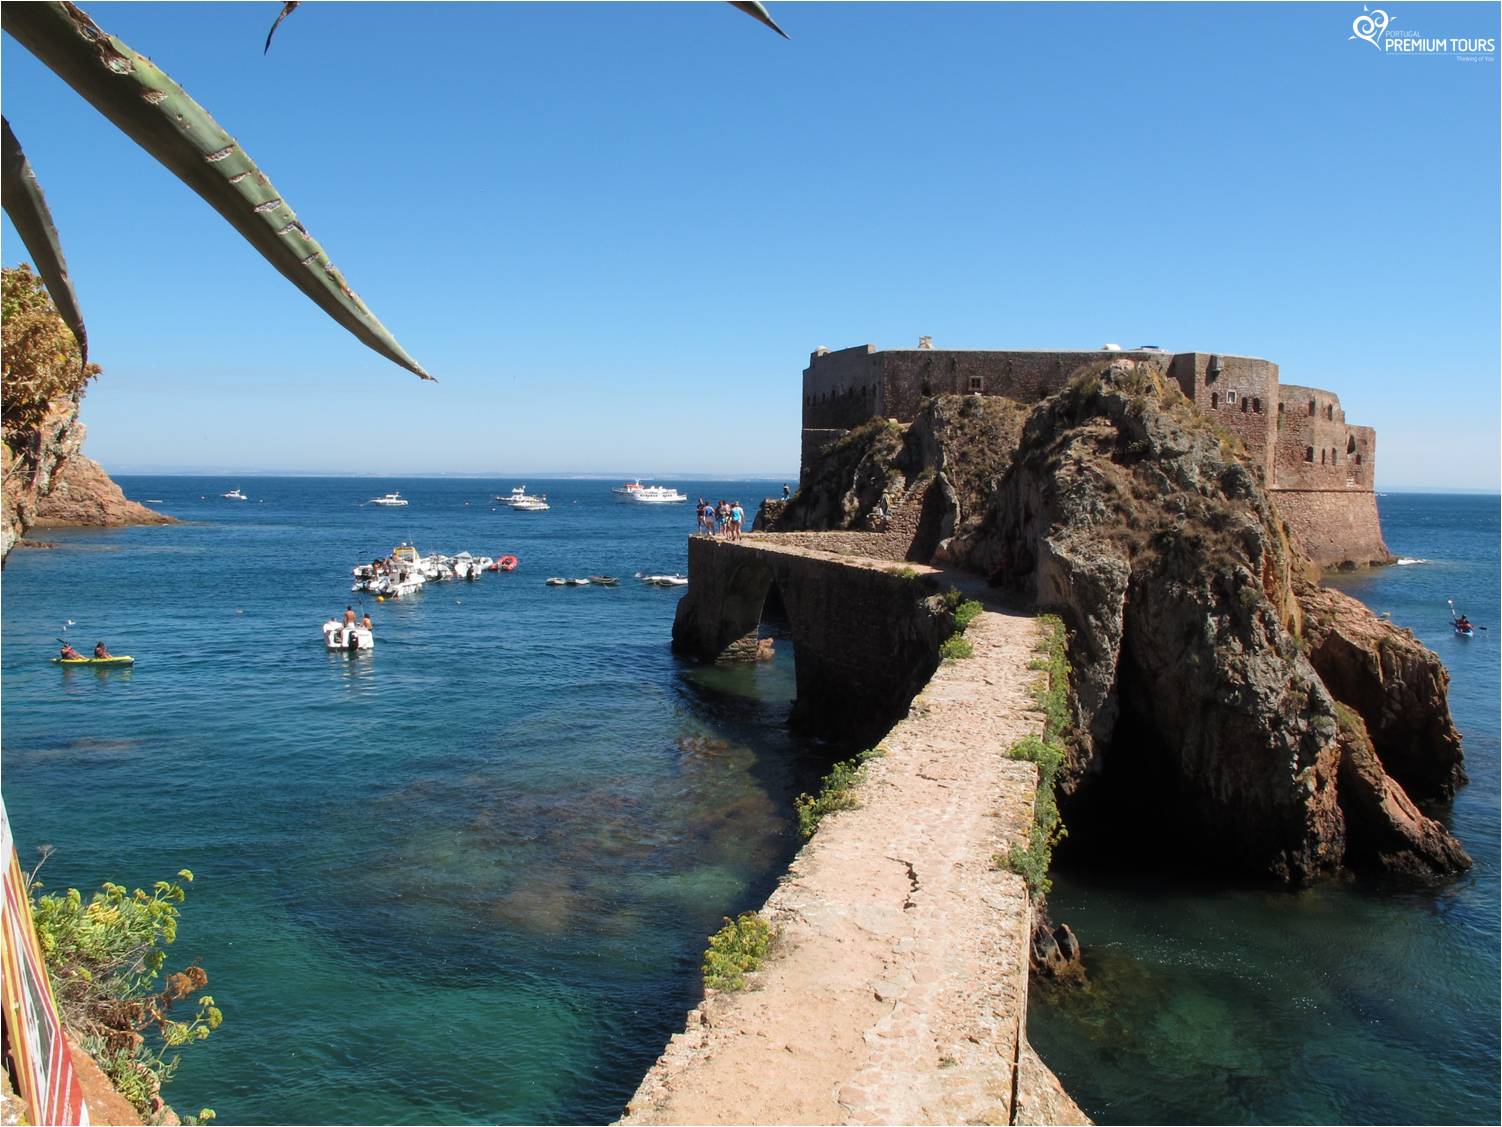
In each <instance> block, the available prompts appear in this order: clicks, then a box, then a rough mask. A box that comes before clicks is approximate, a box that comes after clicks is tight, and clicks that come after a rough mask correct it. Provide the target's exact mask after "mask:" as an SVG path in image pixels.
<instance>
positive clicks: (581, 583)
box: [544, 575, 589, 587]
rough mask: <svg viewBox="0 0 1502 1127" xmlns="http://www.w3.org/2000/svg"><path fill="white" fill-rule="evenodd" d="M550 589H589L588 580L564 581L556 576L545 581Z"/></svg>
mask: <svg viewBox="0 0 1502 1127" xmlns="http://www.w3.org/2000/svg"><path fill="white" fill-rule="evenodd" d="M544 582H545V583H547V585H548V586H549V587H588V586H589V580H588V579H562V578H560V577H558V576H556V575H554V576H551V577H550V578H548V579H546V580H544Z"/></svg>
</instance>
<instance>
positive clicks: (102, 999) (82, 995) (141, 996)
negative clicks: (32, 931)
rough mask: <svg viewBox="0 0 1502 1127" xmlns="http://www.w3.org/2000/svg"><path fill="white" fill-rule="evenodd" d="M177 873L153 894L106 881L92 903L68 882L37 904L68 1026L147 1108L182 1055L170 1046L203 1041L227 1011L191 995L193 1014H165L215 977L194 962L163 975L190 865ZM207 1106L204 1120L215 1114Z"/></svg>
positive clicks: (39, 931) (40, 939) (41, 937)
mask: <svg viewBox="0 0 1502 1127" xmlns="http://www.w3.org/2000/svg"><path fill="white" fill-rule="evenodd" d="M177 876H178V880H175V881H165V880H162V881H157V882H156V884H154V885H153V886H152V890H151V892H150V893H148V892H146V891H145V890H144V889H140V888H138V889H135V890H134V891H133V892H131V891H127V890H126V889H125V887H124V886H123V885H118V884H112V883H109V882H105V884H103V885H102V886H101V887H100V889H99V891H98V892H96V893H95V894H94V895H93V896H92V897H91V898H90V899H89V901H88V902H87V903H85V902H84V899H83V897H82V895H80V893H79V891H78V889H76V888H70V889H68V891H67V892H66V893H64V894H59V893H49V894H47V895H46V896H41V897H38V898H37V899H36V900H35V902H34V904H33V906H32V917H33V920H34V921H35V924H36V935H37V943H38V945H39V946H40V947H41V949H42V955H43V958H44V959H45V960H46V963H47V972H48V975H49V977H50V978H51V979H52V990H53V994H54V996H55V997H56V998H57V1003H58V1008H59V1010H60V1011H61V1016H62V1019H63V1024H64V1025H66V1026H67V1027H68V1028H69V1029H70V1030H71V1031H72V1032H73V1033H74V1034H75V1035H76V1036H77V1037H78V1039H79V1040H80V1041H81V1042H82V1044H83V1046H84V1048H86V1049H88V1050H89V1052H91V1053H92V1054H93V1055H94V1056H95V1057H96V1058H97V1059H98V1061H99V1064H100V1067H101V1068H102V1069H103V1070H104V1072H105V1074H106V1075H107V1076H109V1078H110V1080H111V1082H112V1083H114V1085H115V1087H116V1088H117V1089H118V1090H119V1091H120V1093H121V1095H123V1096H124V1097H125V1098H126V1099H128V1100H130V1102H131V1103H132V1104H133V1105H134V1106H135V1107H136V1109H137V1110H138V1111H140V1112H142V1113H143V1114H149V1113H150V1112H151V1111H152V1106H151V1105H152V1103H153V1101H154V1100H155V1098H156V1097H157V1096H158V1095H160V1093H161V1088H162V1085H163V1084H166V1083H167V1082H168V1081H169V1080H171V1079H172V1075H173V1073H174V1072H176V1071H177V1065H178V1060H179V1054H177V1053H173V1054H172V1056H171V1057H170V1059H169V1058H168V1057H167V1056H166V1055H165V1054H166V1053H168V1052H169V1051H171V1050H174V1049H180V1048H182V1047H183V1046H185V1045H188V1044H191V1043H192V1042H195V1041H202V1040H204V1039H205V1038H207V1037H208V1036H209V1034H210V1033H211V1032H212V1031H213V1030H215V1029H217V1028H218V1027H219V1023H220V1021H221V1020H222V1018H223V1015H222V1014H221V1013H220V1011H219V1009H218V1007H217V1006H215V1005H214V999H213V998H212V997H211V996H210V995H208V994H199V995H198V997H197V998H196V999H194V1004H195V1005H196V1006H197V1007H198V1009H197V1012H196V1013H195V1014H194V1016H193V1017H192V1018H190V1019H189V1020H186V1021H183V1020H178V1019H175V1018H172V1017H170V1016H168V1015H169V1011H170V1010H171V1008H172V1006H173V1004H174V1003H176V1002H180V1001H183V1000H184V999H187V998H189V997H191V996H192V995H194V994H197V993H198V991H199V990H200V989H202V988H203V987H204V986H206V985H208V975H206V974H205V973H204V972H203V969H202V968H201V967H196V966H190V967H187V968H185V969H184V970H183V971H181V972H179V973H177V974H171V975H168V976H167V981H166V984H165V986H160V987H159V984H158V981H157V980H158V978H159V977H160V975H161V972H162V967H163V965H164V964H165V963H166V961H167V952H166V950H165V948H166V947H167V946H169V945H171V944H172V942H173V941H174V940H176V938H177V921H178V916H179V914H180V909H179V907H178V905H179V904H181V903H182V902H183V899H184V898H185V897H186V895H187V892H186V890H185V889H184V887H183V885H184V884H186V883H190V882H191V881H192V880H193V874H192V873H191V872H189V871H188V870H187V869H183V870H181V871H180V872H179V873H178V874H177ZM179 882H181V883H179ZM40 887H41V886H40V885H39V884H38V885H34V886H33V888H40ZM148 1036H149V1039H148ZM204 1112H207V1118H205V1115H204ZM204 1112H200V1114H199V1116H198V1117H197V1118H198V1119H199V1120H200V1121H204V1122H206V1121H207V1119H211V1118H213V1112H212V1111H209V1110H208V1109H207V1108H205V1109H204Z"/></svg>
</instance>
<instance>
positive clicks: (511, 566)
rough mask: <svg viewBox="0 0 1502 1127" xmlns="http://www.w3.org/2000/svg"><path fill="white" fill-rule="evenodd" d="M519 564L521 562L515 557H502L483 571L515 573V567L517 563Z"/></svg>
mask: <svg viewBox="0 0 1502 1127" xmlns="http://www.w3.org/2000/svg"><path fill="white" fill-rule="evenodd" d="M520 562H521V561H520V560H518V559H517V558H516V557H515V556H502V557H501V558H500V559H498V560H496V561H495V562H494V563H493V564H491V565H490V566H489V567H488V568H486V569H485V570H486V571H515V570H516V565H517V564H518V563H520Z"/></svg>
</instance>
